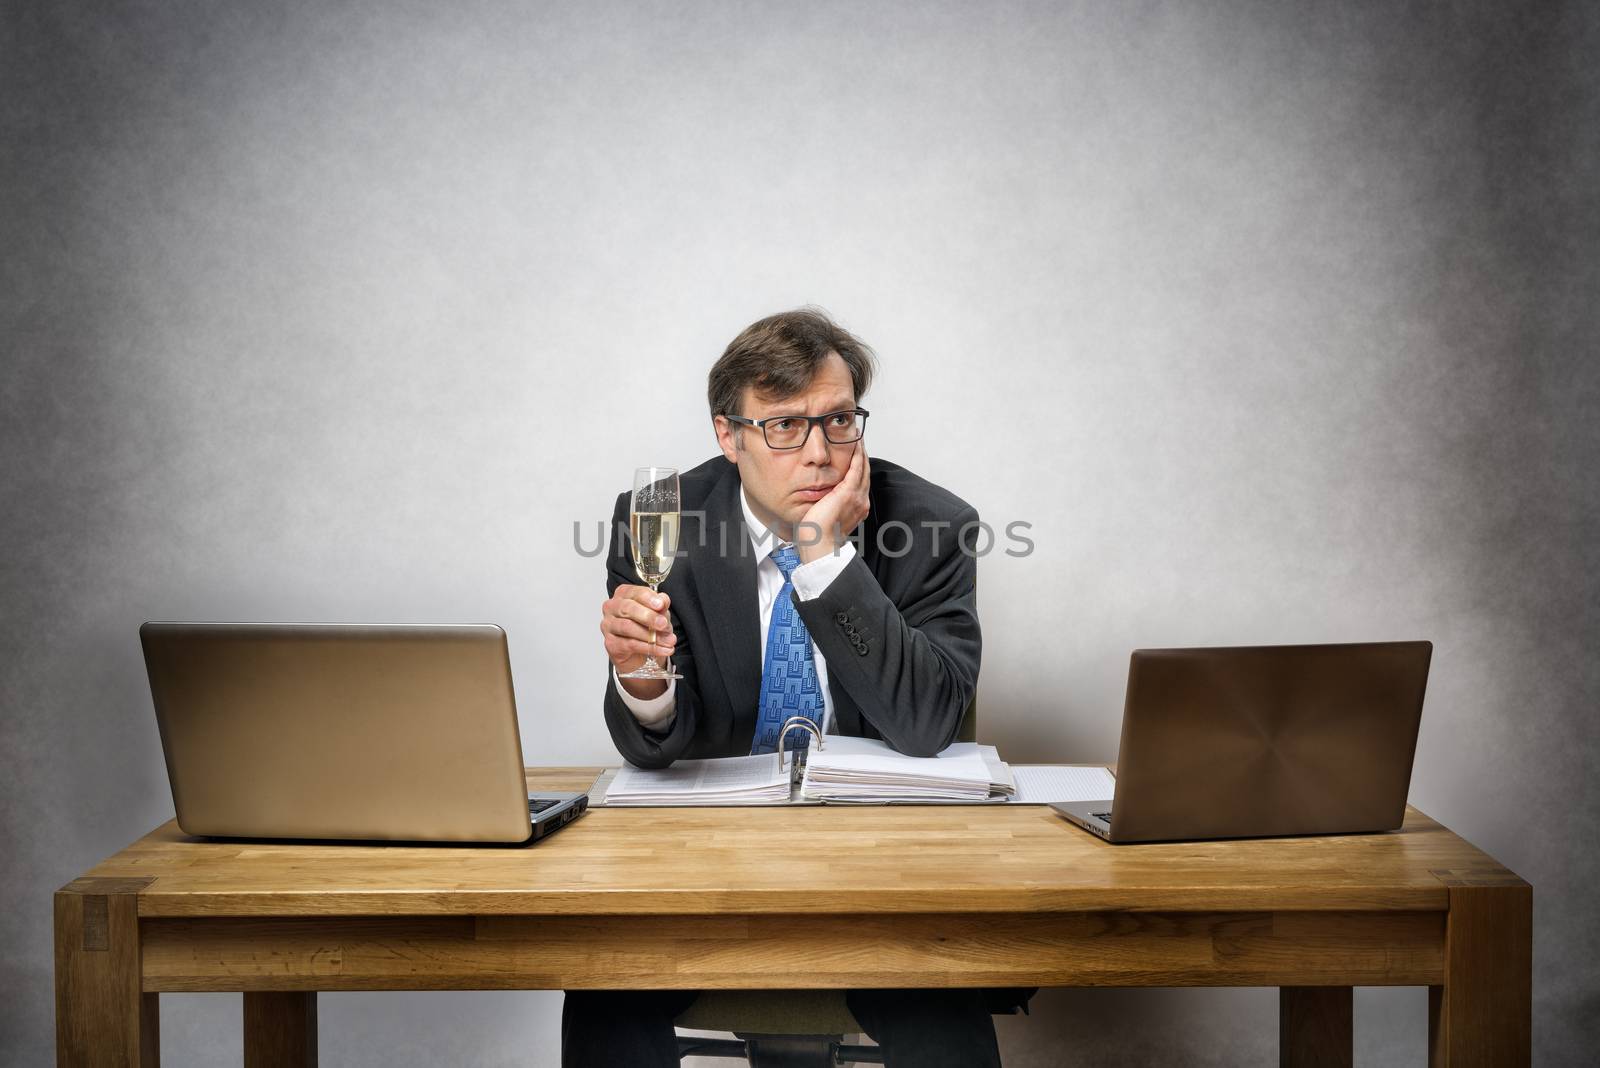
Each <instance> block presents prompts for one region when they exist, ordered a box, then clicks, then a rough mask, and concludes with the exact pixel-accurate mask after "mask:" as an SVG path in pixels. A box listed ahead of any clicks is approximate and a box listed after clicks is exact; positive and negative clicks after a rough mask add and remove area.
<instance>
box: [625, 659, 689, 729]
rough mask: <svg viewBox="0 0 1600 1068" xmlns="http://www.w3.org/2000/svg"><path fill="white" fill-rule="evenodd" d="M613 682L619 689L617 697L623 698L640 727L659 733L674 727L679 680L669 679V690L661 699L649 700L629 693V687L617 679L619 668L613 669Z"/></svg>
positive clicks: (653, 698) (663, 693)
mask: <svg viewBox="0 0 1600 1068" xmlns="http://www.w3.org/2000/svg"><path fill="white" fill-rule="evenodd" d="M611 681H612V683H613V684H615V686H616V687H617V696H618V697H620V698H622V703H623V704H624V705H626V706H627V707H628V711H629V712H632V713H633V718H634V719H636V720H638V721H639V726H641V727H644V728H646V729H647V730H652V731H656V732H658V733H660V732H663V731H665V730H666V729H667V728H668V727H670V726H672V720H673V717H674V716H675V715H676V714H677V711H678V680H677V679H669V680H668V681H667V688H666V690H664V691H663V692H662V693H661V696H659V697H652V698H650V699H649V700H645V699H644V698H640V697H635V696H633V694H631V693H629V692H628V690H627V687H625V686H623V685H622V680H621V679H619V678H617V668H616V665H615V664H613V665H612V667H611Z"/></svg>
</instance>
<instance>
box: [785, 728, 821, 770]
mask: <svg viewBox="0 0 1600 1068" xmlns="http://www.w3.org/2000/svg"><path fill="white" fill-rule="evenodd" d="M794 727H801V728H804V729H805V730H808V731H810V732H811V737H813V738H815V739H816V743H817V748H818V749H819V750H820V749H821V748H822V729H821V728H820V727H818V726H817V724H816V722H815V721H814V720H812V719H809V718H808V717H806V716H790V717H789V718H788V719H786V720H784V721H783V726H781V727H779V728H778V770H779V771H782V770H783V742H784V739H786V738H788V737H789V730H790V729H791V728H794ZM793 752H794V753H795V759H794V762H793V763H792V764H790V765H789V778H790V779H791V780H795V781H797V780H798V776H799V771H800V766H801V765H802V764H803V763H804V762H805V750H802V749H796V750H793Z"/></svg>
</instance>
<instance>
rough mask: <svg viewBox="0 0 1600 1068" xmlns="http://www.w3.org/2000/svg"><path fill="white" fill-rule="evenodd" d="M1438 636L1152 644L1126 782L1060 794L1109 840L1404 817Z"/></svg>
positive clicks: (1253, 833)
mask: <svg viewBox="0 0 1600 1068" xmlns="http://www.w3.org/2000/svg"><path fill="white" fill-rule="evenodd" d="M1432 655H1433V645H1432V644H1431V643H1430V642H1424V641H1415V642H1372V643H1363V644H1353V645H1269V646H1248V647H1234V648H1215V649H1141V650H1138V651H1136V652H1134V654H1133V658H1132V661H1131V662H1130V664H1129V666H1128V691H1127V697H1126V702H1125V705H1124V708H1123V713H1122V745H1121V748H1120V750H1119V752H1118V756H1117V785H1116V791H1115V793H1116V796H1115V797H1114V798H1106V799H1104V800H1100V801H1079V802H1071V803H1066V802H1063V803H1059V804H1054V805H1051V806H1050V807H1051V808H1053V809H1055V810H1056V811H1057V812H1058V813H1060V814H1061V815H1063V816H1065V817H1066V818H1067V819H1069V820H1071V821H1072V822H1073V823H1076V824H1077V825H1078V826H1080V827H1082V828H1084V829H1085V830H1087V831H1090V832H1091V833H1093V834H1097V835H1099V836H1100V837H1101V838H1104V839H1106V840H1107V841H1109V842H1154V841H1182V840H1192V839H1202V838H1260V837H1267V836H1274V835H1311V834H1349V833H1356V832H1371V831H1385V830H1392V829H1394V828H1396V827H1399V826H1400V824H1401V822H1402V821H1403V820H1404V819H1405V809H1406V795H1407V792H1408V791H1409V790H1410V787H1411V763H1412V758H1413V757H1414V756H1415V754H1416V749H1417V729H1418V726H1419V725H1420V723H1421V718H1422V699H1423V692H1424V691H1425V689H1426V688H1427V683H1428V663H1429V660H1430V659H1431V658H1432Z"/></svg>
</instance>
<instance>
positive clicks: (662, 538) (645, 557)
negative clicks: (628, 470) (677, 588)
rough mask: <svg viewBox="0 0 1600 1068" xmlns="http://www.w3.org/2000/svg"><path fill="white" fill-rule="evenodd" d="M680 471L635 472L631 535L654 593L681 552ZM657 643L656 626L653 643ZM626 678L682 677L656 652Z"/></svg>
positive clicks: (647, 469) (635, 563)
mask: <svg viewBox="0 0 1600 1068" xmlns="http://www.w3.org/2000/svg"><path fill="white" fill-rule="evenodd" d="M679 515H680V509H679V505H678V471H677V468H673V467H641V468H639V469H638V470H636V471H635V472H634V473H633V500H632V504H631V505H630V508H629V516H628V535H629V540H630V541H632V542H633V567H634V570H635V571H637V572H639V577H640V578H641V579H643V580H644V582H645V584H646V585H647V586H649V587H650V592H651V593H654V592H656V591H657V590H658V589H660V587H661V584H662V583H663V582H665V581H666V579H667V574H668V572H670V571H671V570H672V561H673V559H674V558H675V557H676V556H677V553H678V519H679ZM655 643H656V632H655V628H654V627H652V628H651V629H650V644H651V645H654V644H655ZM618 677H619V678H624V679H681V678H683V676H682V675H679V674H678V673H677V672H675V671H673V670H672V664H671V662H670V660H669V662H668V663H667V665H666V666H665V667H663V666H662V665H661V664H660V663H658V662H657V660H656V658H655V657H654V656H646V657H645V660H644V664H643V665H641V666H640V667H639V668H637V669H636V670H634V671H629V672H626V673H624V674H622V675H619V676H618Z"/></svg>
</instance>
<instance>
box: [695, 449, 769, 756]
mask: <svg viewBox="0 0 1600 1068" xmlns="http://www.w3.org/2000/svg"><path fill="white" fill-rule="evenodd" d="M691 544H692V551H693V552H694V553H695V554H696V558H695V566H694V569H693V575H694V582H695V592H696V593H697V594H698V595H699V599H700V604H701V605H702V606H703V607H704V609H705V615H706V629H707V631H709V632H710V634H711V644H712V646H713V649H712V652H713V654H714V656H715V659H716V662H717V665H718V667H719V668H720V669H721V676H722V685H723V687H724V689H725V690H726V693H727V707H728V709H729V710H730V711H731V712H732V714H733V722H734V735H735V736H738V735H739V734H740V733H741V732H742V733H746V734H748V735H749V736H750V737H754V736H755V724H756V712H757V709H756V702H757V699H758V697H759V695H760V693H761V648H760V646H761V620H760V613H759V611H758V608H757V603H756V561H755V560H754V559H752V557H751V549H750V536H749V534H748V533H747V532H746V530H745V524H744V510H743V509H742V508H741V507H740V505H739V469H738V468H736V467H734V466H733V465H732V464H729V465H728V473H727V475H726V476H725V477H723V478H721V479H719V480H718V481H717V483H716V485H715V486H713V487H712V489H711V492H710V493H708V494H707V495H706V500H705V519H704V521H703V526H702V527H701V531H700V533H699V536H698V538H697V539H696V540H695V541H694V542H692V543H691ZM706 681H709V680H703V681H702V683H701V684H702V685H704V684H705V682H706Z"/></svg>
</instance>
